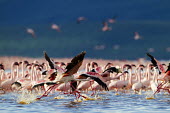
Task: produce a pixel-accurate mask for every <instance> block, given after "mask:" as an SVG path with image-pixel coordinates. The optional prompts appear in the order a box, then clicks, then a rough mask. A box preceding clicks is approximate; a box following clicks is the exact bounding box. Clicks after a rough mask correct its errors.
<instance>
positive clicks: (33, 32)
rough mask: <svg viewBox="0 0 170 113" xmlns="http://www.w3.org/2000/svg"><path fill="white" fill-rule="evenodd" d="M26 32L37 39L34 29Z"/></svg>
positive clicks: (28, 29)
mask: <svg viewBox="0 0 170 113" xmlns="http://www.w3.org/2000/svg"><path fill="white" fill-rule="evenodd" d="M26 31H27V33H28V34H31V35H32V37H33V38H36V35H35V31H34V30H33V29H32V28H27V29H26Z"/></svg>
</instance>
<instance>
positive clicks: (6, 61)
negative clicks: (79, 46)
mask: <svg viewBox="0 0 170 113" xmlns="http://www.w3.org/2000/svg"><path fill="white" fill-rule="evenodd" d="M51 59H53V60H54V61H57V62H64V63H69V62H70V61H71V59H72V58H51ZM24 60H27V61H28V62H29V63H32V62H34V61H38V62H39V63H43V62H46V60H45V58H43V57H42V58H41V57H39V58H33V57H20V56H3V57H0V64H3V65H4V67H5V69H10V68H11V64H12V62H22V61H24ZM92 61H94V62H97V63H98V64H99V65H101V66H104V65H106V64H107V63H109V62H111V63H113V65H115V66H116V65H118V66H121V65H123V64H144V65H146V64H147V63H150V61H148V60H145V59H142V58H141V59H138V60H107V59H91V58H84V61H83V64H82V66H81V67H80V69H83V68H85V64H86V63H89V62H92ZM161 63H165V64H167V65H168V63H169V61H168V60H167V61H166V60H161Z"/></svg>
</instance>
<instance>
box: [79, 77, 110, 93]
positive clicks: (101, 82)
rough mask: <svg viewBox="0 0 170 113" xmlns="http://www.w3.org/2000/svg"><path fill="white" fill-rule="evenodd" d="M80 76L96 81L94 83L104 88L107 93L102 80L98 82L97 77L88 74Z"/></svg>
mask: <svg viewBox="0 0 170 113" xmlns="http://www.w3.org/2000/svg"><path fill="white" fill-rule="evenodd" d="M80 76H83V77H86V78H88V77H90V79H92V80H94V81H96V82H97V83H98V84H99V85H100V86H102V88H104V89H105V90H106V91H109V89H108V87H107V85H106V84H105V83H104V82H103V81H102V80H100V78H99V77H97V76H92V75H88V74H81V75H80Z"/></svg>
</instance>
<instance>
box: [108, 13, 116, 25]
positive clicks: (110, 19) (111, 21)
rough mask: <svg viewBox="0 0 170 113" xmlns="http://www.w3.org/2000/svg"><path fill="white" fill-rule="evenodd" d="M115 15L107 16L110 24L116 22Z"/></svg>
mask: <svg viewBox="0 0 170 113" xmlns="http://www.w3.org/2000/svg"><path fill="white" fill-rule="evenodd" d="M116 17H117V16H116V15H115V16H113V17H112V18H109V19H108V22H109V23H111V24H113V23H115V22H116Z"/></svg>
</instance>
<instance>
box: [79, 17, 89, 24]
mask: <svg viewBox="0 0 170 113" xmlns="http://www.w3.org/2000/svg"><path fill="white" fill-rule="evenodd" d="M85 20H87V18H85V17H83V16H81V17H78V18H77V24H80V23H81V21H85Z"/></svg>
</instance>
